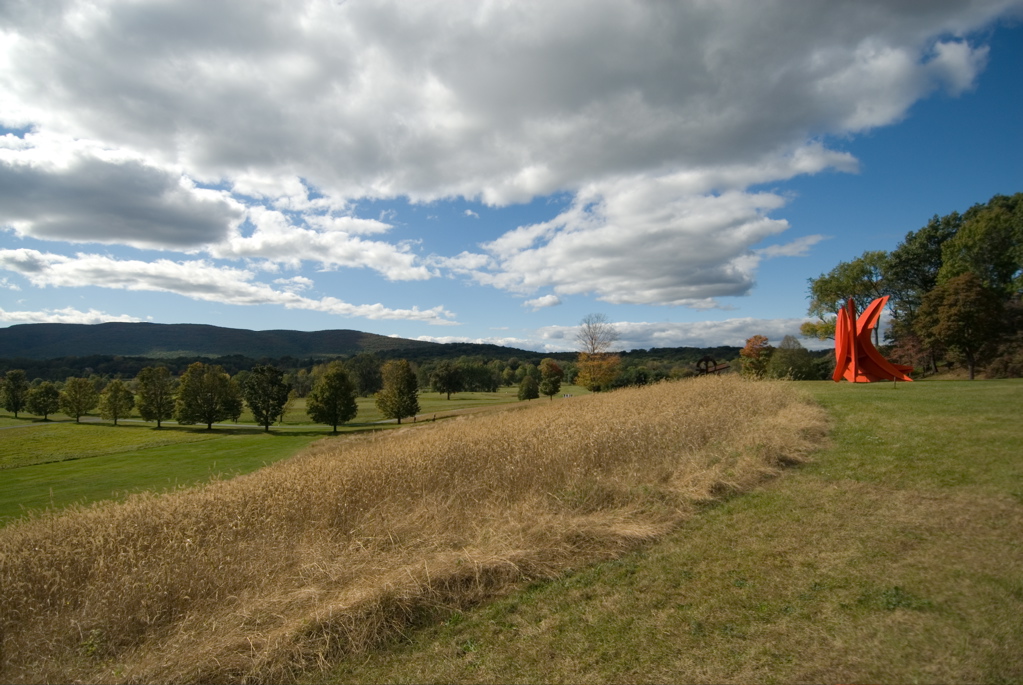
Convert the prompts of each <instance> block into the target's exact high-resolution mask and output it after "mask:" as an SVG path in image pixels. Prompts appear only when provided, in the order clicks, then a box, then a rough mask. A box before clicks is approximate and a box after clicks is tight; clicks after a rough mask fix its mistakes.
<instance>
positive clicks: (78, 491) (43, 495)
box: [0, 386, 587, 525]
mask: <svg viewBox="0 0 1023 685" xmlns="http://www.w3.org/2000/svg"><path fill="white" fill-rule="evenodd" d="M564 392H565V393H571V394H574V395H581V394H586V392H587V391H586V390H585V389H583V388H579V387H575V386H568V387H566V389H565V391H564ZM560 399H561V398H560V396H559V397H558V398H557V399H556V400H555V401H559V400H560ZM548 401H550V400H548V399H547V398H541V399H539V400H533V402H548ZM515 402H518V399H517V389H515V388H502V389H501V390H499V391H498V392H496V393H457V394H453V395H452V396H451V399H450V400H448V399H446V397H445V396H444V395H440V394H438V393H421V394H420V398H419V404H420V408H421V412H420V419H424V420H431V419H432V418H433V417H434V416H436V417H437V418H438V420H439V419H442V418H444V417H446V416H451V415H452V414H457V413H460V412H465V411H480V410H486V409H487V408H490V407H499V406H501V405H507V404H509V403H515ZM358 406H359V415H358V416H357V417H356V419H355V420H354V421H352V422H351V423H350V424H347V425H346V426H343V427H341V429H340V430H341V431H343V432H351V431H364V430H376V429H381V428H385V427H387V426H388V425H392V426H393V425H394V424H393V421H392V422H391V423H390V424H383V425H381V424H380V423H379V422H381V421H384V417H383V416H382V415H381V414H380V412H379V410H378V409H377V408H376V404H375V403H374V401H373V398H371V397H370V398H359V399H358ZM51 418H52V419H54V420H52V421H49V422H43V421H42V420H41V419H39V418H38V417H32V416H26V415H24V414H22V415H21V416H19V418H18V419H15V418H14V417H13V416H11V415H9V414H6V415H4V414H0V525H3V524H6V523H9V522H10V521H12V520H14V519H16V518H17V517H19V516H23V515H24V514H25V512H27V511H37V512H38V511H41V510H43V509H46V508H60V507H64V506H67V505H69V504H73V503H82V504H87V503H90V502H95V501H98V500H103V499H111V498H114V499H116V498H121V497H124V496H125V495H126V494H128V493H131V492H139V491H143V490H151V491H162V490H166V489H168V488H173V487H180V486H184V485H193V484H196V483H201V482H204V481H207V480H209V479H210V478H212V477H231V476H234V475H239V474H243V473H249V472H251V471H254V470H256V469H258V468H260V467H262V466H263V465H265V464H269V463H271V462H274V461H277V460H279V459H284V458H286V457H289V456H291V455H293V454H295V453H296V452H298V451H299V450H301V449H302V448H304V447H305V446H306V445H308V444H309V443H310V442H312V441H314V440H317V439H319V438H326V437H329V436H331V430H330V427H328V426H322V425H316V424H312V423H311V422H310V420H309V417H308V416H306V414H305V400H304V399H298V400H296V401H295V402H294V403H293V404H292V406H291V407H290V410H289V412H288V414H287V415H286V416H285V419H284V421H283V424H282V425H275V426H273V427H272V428H271V430H270V433H269V434H264V433H263V432H262V430H261V429H260V428H259V427H258V426H256V425H255V423H254V422H253V420H252V416H251V414H249V413H248V412H247V411H246V412H245V413H244V414H243V415H242V417H241V419H240V423H241V424H243V425H244V426H245V427H233V426H227V425H215V426H214V428H213V429H212V430H209V431H208V430H206V428H205V426H178V425H177V424H175V423H174V422H165V423H164V426H163V428H161V429H157V428H156V426H155V424H153V423H145V422H142V421H141V420H140V419H139V418H138V417H137V416H134V417H129V418H128V419H127V420H122V421H120V422H119V425H117V426H114V425H113V424H112V423H111V422H109V421H97V417H95V416H87V417H84V418H83V421H82V423H75V422H74V421H73V420H70V419H68V417H66V416H63V415H54V416H53V417H51ZM409 422H410V420H409V419H406V420H405V422H404V423H409ZM3 426H14V427H12V428H2V427H3Z"/></svg>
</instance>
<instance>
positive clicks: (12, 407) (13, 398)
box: [2, 369, 28, 418]
mask: <svg viewBox="0 0 1023 685" xmlns="http://www.w3.org/2000/svg"><path fill="white" fill-rule="evenodd" d="M2 399H3V403H4V409H6V410H7V411H9V412H13V413H14V418H18V412H19V411H21V410H22V409H24V408H25V402H26V401H27V400H28V379H26V378H25V372H24V371H22V370H21V369H12V370H10V371H8V372H7V373H6V374H5V375H4V382H3V388H2Z"/></svg>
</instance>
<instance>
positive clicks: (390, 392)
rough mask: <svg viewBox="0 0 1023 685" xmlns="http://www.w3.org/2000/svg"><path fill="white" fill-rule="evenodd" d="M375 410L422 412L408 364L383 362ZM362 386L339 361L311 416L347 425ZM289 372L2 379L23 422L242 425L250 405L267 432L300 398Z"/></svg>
mask: <svg viewBox="0 0 1023 685" xmlns="http://www.w3.org/2000/svg"><path fill="white" fill-rule="evenodd" d="M379 373H380V387H379V389H378V390H376V391H375V393H374V394H375V397H376V404H377V407H378V408H379V409H380V410H381V412H382V413H383V415H384V417H385V418H393V419H397V420H398V423H401V419H403V418H406V417H408V416H414V415H415V414H416V413H417V412H418V411H419V405H418V399H417V396H418V382H417V380H416V376H415V373H414V372H413V371H412V367H411V366H410V364H409V363H408V361H406V360H391V361H387V362H385V363H384V364H383V365H382V366H381V367H380V369H379ZM358 387H359V386H358V385H357V383H356V382H355V381H354V380H353V378H352V375H351V374H350V373H349V370H348V369H347V368H346V367H345V366H344V365H343V364H341V363H340V362H331V363H330V364H327V365H325V368H324V369H322V372H321V373H320V374H318V376H317V378H316V381H315V383H313V385H312V387H311V388H310V390H309V392H308V394H307V401H306V413H307V414H308V416H309V418H310V419H312V420H313V421H315V422H316V423H321V424H325V425H329V426H332V427H333V429H334V432H335V433H336V432H337V429H338V426H341V425H343V424H345V423H347V422H349V421H351V420H352V419H354V418H355V417H356V416H357V414H358V406H357V403H356V397H357V395H358ZM295 396H296V395H295V393H294V391H293V388H292V386H291V384H290V383H289V382H288V381H287V379H286V376H285V374H284V373H283V372H282V371H281V370H280V369H278V368H277V367H275V366H272V365H269V364H258V365H256V366H254V367H252V368H251V369H250V370H247V371H242V372H239V373H237V374H235V376H234V377H232V376H231V375H230V374H228V373H227V372H226V371H225V370H224V368H223V367H222V366H219V365H216V364H206V363H203V362H194V363H192V364H190V365H189V366H188V368H187V369H186V370H185V372H184V373H183V374H181V375H180V376H175V375H174V374H172V373H171V372H170V370H169V369H168V368H167V367H166V366H149V367H145V368H143V369H141V370H140V371H139V373H138V375H137V376H136V377H135V378H134V379H132V380H130V381H124V380H122V379H120V378H115V379H112V380H110V381H107V382H104V381H102V379H100V378H99V377H93V378H83V377H74V376H72V377H70V378H67V379H66V380H65V381H63V382H62V383H54V382H51V381H41V382H38V383H29V381H28V379H27V377H26V374H25V372H24V370H22V369H12V370H10V371H8V372H7V373H6V374H4V376H3V377H2V378H0V404H2V406H3V408H4V409H6V410H7V411H9V412H12V413H13V414H14V417H15V418H18V414H19V413H22V412H24V413H28V414H32V415H35V416H41V417H43V420H44V421H47V420H49V416H50V414H56V413H58V412H60V413H63V414H65V415H67V416H70V417H73V418H74V419H75V421H76V422H80V421H81V417H82V416H85V415H86V414H88V413H89V412H91V411H93V410H95V409H97V408H98V409H99V413H100V416H101V417H102V418H103V419H107V420H112V421H113V422H114V425H117V422H118V420H120V419H123V418H127V417H128V416H129V415H130V413H131V411H132V410H133V409H135V410H137V412H138V414H139V416H141V417H142V419H143V420H144V421H155V422H156V427H157V428H161V427H162V424H163V422H164V421H168V420H171V419H174V420H176V421H177V422H178V423H179V424H180V425H196V424H205V425H206V428H207V430H210V429H212V428H213V424H214V423H220V422H223V421H228V420H230V421H234V422H237V421H239V419H240V418H241V414H242V410H243V408H244V407H248V409H249V411H250V412H251V414H252V416H253V418H254V419H255V421H256V423H257V424H258V425H260V426H262V427H263V429H264V430H266V431H269V430H270V426H271V425H273V424H274V423H275V422H277V421H279V420H280V419H281V418H282V417H283V416H284V414H285V413H286V412H287V410H288V406H289V403H290V401H291V400H292V399H293V398H294V397H295Z"/></svg>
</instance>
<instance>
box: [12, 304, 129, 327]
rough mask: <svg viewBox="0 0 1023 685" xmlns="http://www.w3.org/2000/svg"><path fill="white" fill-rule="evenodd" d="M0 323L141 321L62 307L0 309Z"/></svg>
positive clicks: (122, 316)
mask: <svg viewBox="0 0 1023 685" xmlns="http://www.w3.org/2000/svg"><path fill="white" fill-rule="evenodd" d="M0 321H4V322H6V323H9V324H17V323H87V324H94V323H108V322H110V321H118V322H123V323H136V322H138V321H142V319H139V318H137V317H134V316H129V315H127V314H117V315H114V314H107V313H106V312H101V311H99V310H98V309H90V310H89V311H87V312H83V311H81V310H79V309H75V308H74V307H64V308H63V309H44V310H42V311H38V312H8V311H5V310H3V309H0Z"/></svg>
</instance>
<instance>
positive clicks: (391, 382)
mask: <svg viewBox="0 0 1023 685" xmlns="http://www.w3.org/2000/svg"><path fill="white" fill-rule="evenodd" d="M380 374H381V376H382V377H383V383H384V387H383V388H382V389H381V390H380V392H378V393H377V394H376V405H377V408H378V409H379V410H380V412H381V413H382V414H383V415H384V416H385V417H387V418H389V419H397V420H398V423H401V420H402V419H404V418H408V417H409V416H415V415H416V414H418V413H419V381H418V380H416V374H415V372H414V371H413V370H412V366H411V365H410V364H409V363H408V361H407V360H405V359H396V360H391V361H388V362H385V363H384V365H383V367H382V368H381V369H380Z"/></svg>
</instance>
